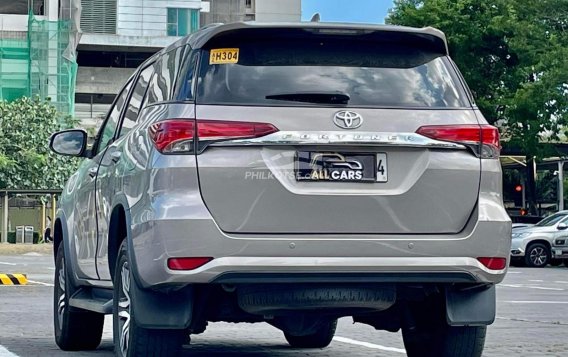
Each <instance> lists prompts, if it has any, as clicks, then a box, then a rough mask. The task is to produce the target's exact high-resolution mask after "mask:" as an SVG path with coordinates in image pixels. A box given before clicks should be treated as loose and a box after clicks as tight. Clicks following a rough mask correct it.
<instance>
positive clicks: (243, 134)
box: [148, 119, 278, 154]
mask: <svg viewBox="0 0 568 357" xmlns="http://www.w3.org/2000/svg"><path fill="white" fill-rule="evenodd" d="M277 131H278V129H277V128H276V127H275V126H274V125H272V124H268V123H255V122H242V121H219V120H191V119H169V120H164V121H160V122H157V123H154V124H152V125H151V126H150V128H149V129H148V132H149V134H150V138H151V139H152V141H153V142H154V145H155V146H156V149H158V151H160V152H161V153H164V154H176V153H178V154H179V153H193V152H194V149H195V147H197V152H198V153H201V152H202V151H203V150H204V149H205V147H207V145H209V144H210V143H212V142H218V141H226V140H236V139H250V138H258V137H261V136H265V135H268V134H272V133H275V132H277ZM196 143H197V146H196V145H195V144H196Z"/></svg>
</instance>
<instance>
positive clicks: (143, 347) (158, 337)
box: [113, 240, 184, 357]
mask: <svg viewBox="0 0 568 357" xmlns="http://www.w3.org/2000/svg"><path fill="white" fill-rule="evenodd" d="M131 284H136V282H135V281H134V280H133V278H132V271H131V269H130V262H129V259H128V251H127V243H126V240H124V241H123V242H122V244H121V245H120V248H119V252H118V258H117V261H116V269H115V276H114V298H113V307H114V309H113V336H114V349H115V355H116V356H121V357H134V356H164V357H165V356H178V355H179V354H181V346H182V342H183V332H184V331H183V330H156V329H146V328H142V327H139V326H138V325H137V324H136V318H135V317H136V314H137V313H138V312H137V311H136V310H134V309H133V305H135V304H132V301H131V299H132V294H131Z"/></svg>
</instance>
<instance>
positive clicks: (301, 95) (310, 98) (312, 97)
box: [266, 92, 351, 104]
mask: <svg viewBox="0 0 568 357" xmlns="http://www.w3.org/2000/svg"><path fill="white" fill-rule="evenodd" d="M266 99H274V100H287V101H290V102H304V103H316V104H347V103H348V102H349V99H351V97H350V96H349V94H347V93H342V92H294V93H277V94H270V95H267V96H266Z"/></svg>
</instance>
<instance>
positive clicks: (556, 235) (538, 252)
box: [511, 211, 568, 268]
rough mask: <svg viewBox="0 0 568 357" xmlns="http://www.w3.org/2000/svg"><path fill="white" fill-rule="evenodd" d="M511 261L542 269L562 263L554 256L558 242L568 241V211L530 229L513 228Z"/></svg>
mask: <svg viewBox="0 0 568 357" xmlns="http://www.w3.org/2000/svg"><path fill="white" fill-rule="evenodd" d="M512 232H513V233H512V244H511V260H512V262H513V263H524V264H525V265H526V266H529V267H536V268H542V267H544V266H546V265H548V264H552V265H559V264H560V263H561V262H562V261H561V260H559V259H556V258H555V257H554V259H553V255H552V252H553V250H552V246H553V244H554V243H555V242H556V241H562V240H568V211H560V212H557V213H555V214H553V215H551V216H548V217H546V218H544V219H543V220H541V221H540V222H538V223H537V224H535V225H533V226H529V227H516V228H515V227H513V231H512Z"/></svg>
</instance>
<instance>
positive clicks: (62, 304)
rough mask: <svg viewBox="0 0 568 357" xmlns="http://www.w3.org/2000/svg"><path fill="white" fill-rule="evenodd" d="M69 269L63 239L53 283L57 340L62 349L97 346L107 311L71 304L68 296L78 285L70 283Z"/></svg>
mask: <svg viewBox="0 0 568 357" xmlns="http://www.w3.org/2000/svg"><path fill="white" fill-rule="evenodd" d="M68 269H69V264H68V263H67V262H66V261H65V252H64V250H63V243H61V244H60V245H59V249H57V256H56V258H55V279H54V281H55V284H54V285H55V286H54V287H53V326H54V330H55V343H56V344H57V346H59V348H61V349H62V350H63V351H81V350H94V349H95V348H97V347H98V346H99V344H100V343H101V337H102V334H103V324H104V315H103V314H99V313H96V312H92V311H87V310H83V309H79V308H76V307H71V306H69V297H70V296H72V295H73V293H74V292H75V290H76V289H75V287H73V285H72V284H71V280H70V279H69V277H70V274H69V272H68Z"/></svg>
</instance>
